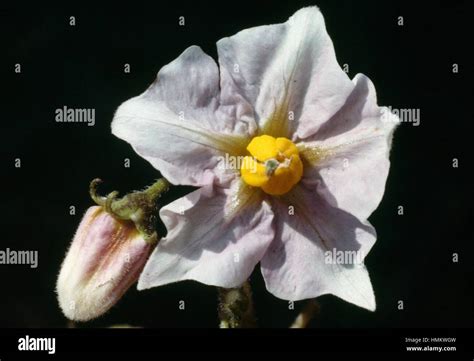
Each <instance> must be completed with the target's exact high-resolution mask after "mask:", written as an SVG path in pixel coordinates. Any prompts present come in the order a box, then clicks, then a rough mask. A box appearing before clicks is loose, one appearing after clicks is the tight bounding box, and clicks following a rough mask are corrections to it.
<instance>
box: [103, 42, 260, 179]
mask: <svg viewBox="0 0 474 361" xmlns="http://www.w3.org/2000/svg"><path fill="white" fill-rule="evenodd" d="M227 93H228V92H227ZM248 114H250V116H248ZM251 115H252V110H251V108H250V106H249V105H248V104H246V103H245V102H241V103H233V104H229V102H228V100H227V99H223V98H221V95H220V76H219V71H218V68H217V64H216V63H215V62H214V60H213V59H212V58H211V57H209V56H208V55H206V54H205V53H204V52H203V51H202V50H201V49H200V48H199V47H197V46H191V47H189V48H188V49H186V50H185V51H184V52H183V53H182V54H181V55H180V56H179V57H178V58H177V59H176V60H174V61H173V62H171V63H170V64H168V65H166V66H165V67H163V68H162V69H161V70H160V72H159V73H158V76H157V79H156V81H155V82H154V83H153V84H152V85H151V86H150V87H149V88H148V89H147V90H146V91H145V92H144V93H143V94H141V95H140V96H138V97H135V98H132V99H130V100H128V101H126V102H125V103H123V104H122V105H121V106H120V107H119V108H118V110H117V112H116V114H115V117H114V120H113V123H112V132H113V133H114V134H115V135H116V136H118V137H119V138H122V139H124V140H126V141H127V142H129V143H130V144H131V145H132V147H133V148H134V149H135V151H136V152H137V153H138V154H139V155H141V156H142V157H143V158H145V159H146V160H148V161H149V162H150V163H151V164H152V165H153V166H154V167H155V168H157V169H158V170H160V171H161V173H162V174H163V175H164V176H165V177H166V178H167V179H169V180H170V181H171V183H173V184H185V185H193V186H200V185H204V184H210V183H212V182H213V179H214V178H217V180H220V181H224V180H223V179H226V177H227V176H228V174H227V173H229V170H226V169H224V167H219V164H220V163H221V158H220V157H222V156H224V155H225V154H226V153H229V154H234V153H238V154H240V153H241V152H242V149H245V146H246V145H247V142H248V140H247V138H248V136H249V134H251V133H253V132H254V131H255V123H254V120H253V119H252V118H251Z"/></svg>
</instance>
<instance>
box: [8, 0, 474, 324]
mask: <svg viewBox="0 0 474 361" xmlns="http://www.w3.org/2000/svg"><path fill="white" fill-rule="evenodd" d="M153 4H154V5H153V6H150V5H147V6H142V7H138V5H135V4H128V5H126V6H125V5H124V6H120V5H118V4H116V5H114V6H112V7H109V8H104V9H98V8H97V7H95V6H94V7H90V8H84V7H75V8H70V9H60V10H59V9H57V8H56V9H46V8H41V9H32V8H24V9H10V8H5V7H4V8H2V10H1V13H0V16H1V21H0V24H1V25H0V33H1V36H2V56H1V59H0V61H1V63H2V66H1V69H0V71H1V92H2V97H1V103H2V108H1V111H2V113H1V118H2V119H1V122H2V123H1V124H2V126H1V135H2V136H1V138H0V139H1V142H0V150H1V179H2V192H1V193H0V209H1V211H0V216H1V230H2V231H1V235H0V249H2V250H3V249H5V248H7V247H10V248H11V249H17V250H23V249H25V250H38V251H39V267H38V268H37V269H30V268H29V267H28V266H21V265H0V285H1V291H0V299H1V302H0V305H1V307H0V327H65V326H66V325H67V320H66V319H65V318H64V317H63V316H62V314H61V311H60V309H59V307H58V305H57V301H56V295H55V292H54V287H55V282H56V277H57V273H58V271H59V267H60V264H61V261H62V259H63V257H64V254H65V251H66V249H67V247H68V245H69V242H70V240H71V238H72V236H73V234H74V231H75V228H76V226H77V224H78V222H79V221H80V219H81V216H82V214H83V212H84V211H85V210H86V209H87V207H89V206H90V205H91V204H92V202H91V200H90V199H89V197H88V194H87V191H88V183H89V181H90V180H91V179H93V178H95V177H101V178H102V179H104V181H105V182H106V184H105V187H104V188H103V189H104V191H107V190H108V191H110V190H113V189H118V190H120V191H121V192H122V193H125V192H127V191H130V190H132V189H138V188H141V187H143V186H145V185H147V184H149V183H151V182H152V181H153V180H154V179H155V178H157V177H158V176H159V174H158V172H157V171H156V170H154V169H153V168H152V167H151V166H150V165H149V164H148V163H147V162H146V161H145V160H143V159H141V158H140V157H139V156H138V155H136V154H135V153H134V152H133V150H132V149H131V147H130V146H129V145H128V144H126V143H125V142H123V141H121V140H119V139H118V138H115V137H114V136H113V135H112V134H111V132H110V122H111V120H112V116H113V113H114V111H115V109H116V108H117V107H118V106H119V105H120V104H121V103H122V102H123V101H125V100H126V99H128V98H130V97H132V96H135V95H138V94H140V93H141V92H142V91H144V90H145V88H146V87H147V86H148V85H149V84H150V83H151V82H152V81H153V80H154V78H155V76H156V73H157V72H158V70H159V69H160V68H161V67H162V66H164V65H165V64H167V63H169V62H170V61H172V60H173V59H175V58H176V57H177V56H178V55H179V54H180V53H181V52H182V51H183V50H184V49H186V48H187V47H188V46H190V45H193V44H195V45H199V46H201V47H202V48H203V50H204V51H205V52H207V53H208V54H210V55H211V56H213V57H214V58H215V59H216V57H217V54H216V48H215V42H216V41H217V40H219V39H220V38H222V37H224V36H230V35H232V34H234V33H236V32H237V31H239V30H242V29H244V28H248V27H251V26H257V25H263V24H271V23H280V22H284V21H286V20H287V18H288V17H289V16H291V15H292V14H293V13H294V12H295V11H296V10H298V9H299V8H301V7H303V6H306V5H318V6H319V7H320V8H321V10H322V12H323V15H324V16H325V19H326V26H327V29H328V32H329V34H330V36H331V38H332V39H333V42H334V45H335V48H336V54H337V57H338V60H339V62H340V64H344V63H348V64H349V66H350V71H349V75H350V77H351V78H352V77H353V76H354V75H355V74H356V73H359V72H360V73H364V74H366V75H367V76H369V77H370V78H371V79H372V81H373V82H374V84H375V87H376V89H377V92H378V99H379V104H381V105H392V106H393V107H396V108H420V109H421V124H420V126H418V127H414V126H412V125H411V124H402V126H401V127H400V128H399V129H398V131H397V132H396V134H395V138H394V143H393V144H394V146H393V150H392V154H391V160H392V167H391V169H390V175H389V179H388V183H387V189H386V193H385V196H384V199H383V201H382V203H381V204H380V206H379V208H378V209H377V210H376V211H375V212H374V214H373V215H372V216H371V217H370V221H371V222H372V223H373V224H374V226H375V227H376V229H377V233H378V241H377V243H376V245H375V246H374V248H373V250H372V251H371V253H370V254H369V256H368V258H367V259H366V264H367V266H368V269H369V271H370V274H371V279H372V282H373V286H374V290H375V294H376V299H377V307H378V308H377V311H376V312H374V313H371V312H369V311H366V310H363V309H360V308H357V307H356V306H353V305H351V304H349V303H346V302H344V301H342V300H339V299H338V298H336V297H333V296H323V297H320V298H319V301H320V304H321V314H320V315H319V316H318V317H317V318H316V319H315V320H313V322H312V323H311V326H313V327H414V326H417V327H435V326H440V327H441V326H443V327H457V326H459V327H464V326H473V323H474V314H473V301H474V299H473V291H472V286H473V284H472V268H473V267H472V258H471V255H472V241H473V234H472V228H471V227H469V226H470V224H469V223H472V221H473V212H472V200H473V193H472V181H471V179H470V178H469V177H468V168H469V167H470V166H471V164H472V158H471V154H472V152H470V146H471V145H472V140H471V139H472V133H471V129H472V126H471V124H472V121H473V112H472V110H471V109H472V108H471V105H472V95H473V92H472V82H470V83H469V86H468V79H469V78H471V77H470V75H471V74H470V73H469V72H471V69H470V68H469V67H471V66H472V62H471V61H468V53H469V51H470V49H471V48H472V40H471V38H470V33H471V32H470V31H469V28H470V27H471V24H470V21H471V20H470V14H469V12H468V11H467V1H466V2H456V1H449V2H435V1H434V2H429V3H427V4H426V5H421V4H420V5H414V4H413V3H410V2H406V3H398V2H382V1H373V2H369V1H356V2H349V1H347V2H344V1H317V2H311V1H292V2H289V1H288V2H287V1H281V2H277V1H257V0H255V1H253V2H249V3H243V2H241V1H238V2H237V1H236V2H234V1H229V2H218V3H199V4H198V3H195V4H193V3H183V2H180V1H172V2H170V3H160V2H153ZM69 16H75V18H76V26H74V27H72V26H69ZM179 16H185V21H186V25H185V26H184V27H181V26H179V25H178V17H179ZM398 16H403V17H404V26H398V25H397V17H398ZM16 63H21V67H22V72H21V74H16V73H15V72H14V64H16ZM125 63H129V64H130V65H131V73H130V74H126V73H124V72H123V67H124V64H125ZM453 63H457V64H459V73H458V74H453V72H452V64H453ZM468 73H469V74H468ZM63 106H68V107H80V108H95V109H96V125H95V126H93V127H88V126H87V125H86V124H74V123H66V124H62V123H56V122H55V120H54V114H55V109H56V108H62V107H63ZM15 158H21V161H22V167H21V168H20V169H17V168H15V167H14V160H15ZM124 158H130V159H131V167H130V168H128V169H127V168H124V167H123V160H124ZM453 158H458V159H459V168H457V169H455V168H453V167H452V159H453ZM187 191H189V189H184V188H180V189H176V190H174V191H173V192H172V193H171V194H170V195H169V197H170V199H172V198H175V197H177V195H178V194H184V193H185V192H187ZM71 205H74V206H76V209H77V213H76V215H75V216H71V215H69V206H71ZM399 205H402V206H404V210H405V214H404V215H403V216H399V215H398V214H397V207H398V206H399ZM454 252H457V253H458V254H459V262H458V263H453V262H452V254H453V253H454ZM251 281H252V283H253V286H254V300H255V304H256V310H257V315H258V318H259V323H260V325H261V326H264V327H287V326H288V325H289V323H291V321H292V320H293V318H294V317H295V316H296V314H297V310H298V309H300V308H301V306H302V303H297V304H296V310H295V311H292V310H288V304H287V302H285V301H282V300H279V299H276V298H275V297H273V296H272V295H271V294H269V293H268V292H267V291H266V290H265V287H264V284H263V280H262V277H261V275H260V271H259V270H258V268H257V269H256V271H255V272H254V274H253V276H252V279H251ZM180 300H184V301H185V302H186V309H185V311H180V310H179V309H178V302H179V301H180ZM398 300H403V301H404V304H405V309H404V310H403V311H400V310H398V308H397V302H398ZM216 307H217V301H216V291H215V289H214V288H212V287H208V286H204V285H201V284H198V283H195V282H183V283H179V284H173V285H168V286H164V287H160V288H155V289H152V290H147V291H144V292H138V291H136V290H135V289H132V290H130V291H129V292H128V293H127V294H126V296H125V297H124V298H123V299H122V300H121V301H120V302H119V304H118V305H117V306H116V307H114V308H113V309H112V310H111V311H110V312H109V313H108V314H106V315H105V316H104V317H102V318H100V319H98V320H96V321H94V322H90V323H87V324H80V325H77V326H78V327H90V326H97V327H104V326H109V325H112V324H123V323H127V324H131V325H134V326H154V327H215V326H216V325H217V324H218V320H217V315H216Z"/></svg>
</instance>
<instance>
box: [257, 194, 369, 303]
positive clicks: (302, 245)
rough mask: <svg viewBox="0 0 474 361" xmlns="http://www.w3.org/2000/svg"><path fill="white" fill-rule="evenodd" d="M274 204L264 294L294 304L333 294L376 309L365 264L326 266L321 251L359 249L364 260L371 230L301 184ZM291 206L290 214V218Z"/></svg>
mask: <svg viewBox="0 0 474 361" xmlns="http://www.w3.org/2000/svg"><path fill="white" fill-rule="evenodd" d="M272 205H273V207H272V209H273V211H274V212H275V222H274V224H275V240H274V241H273V242H272V244H271V246H270V247H269V249H268V251H267V253H266V254H265V256H264V257H263V259H262V261H261V270H262V274H263V277H264V279H265V284H266V287H267V289H268V291H270V292H271V293H272V294H274V295H275V296H277V297H279V298H282V299H285V300H292V301H297V300H302V299H307V298H313V297H318V296H321V295H324V294H333V295H336V296H338V297H340V298H342V299H344V300H346V301H348V302H351V303H353V304H355V305H358V306H360V307H363V308H366V309H369V310H374V309H375V297H374V293H373V289H372V285H371V283H370V279H369V275H368V272H367V270H366V268H365V266H364V265H363V263H358V262H356V261H357V260H358V259H357V258H356V259H355V260H354V259H353V260H354V261H355V262H354V263H353V264H337V263H336V264H330V263H327V255H326V253H325V252H326V251H331V252H332V251H333V250H335V251H347V252H351V251H358V252H360V255H359V257H360V260H363V259H364V257H365V255H366V254H367V253H368V252H369V250H370V248H371V247H372V245H373V244H374V242H375V238H376V236H375V231H374V229H373V228H372V226H370V224H368V223H362V222H360V221H359V220H358V219H357V218H355V217H354V216H352V215H351V214H349V213H346V212H344V211H343V210H340V209H337V208H334V207H332V206H331V205H330V204H329V203H327V202H326V201H325V199H324V198H323V197H320V196H319V195H318V194H317V193H315V192H314V191H312V190H309V189H306V188H305V187H303V186H299V187H297V188H295V190H294V191H292V192H291V194H290V195H288V196H287V197H285V201H282V200H275V201H274V203H273V204H272ZM290 206H293V207H294V211H295V213H294V215H290V214H289V213H291V210H290V209H289V208H288V207H290ZM346 254H349V253H346ZM353 255H355V253H353Z"/></svg>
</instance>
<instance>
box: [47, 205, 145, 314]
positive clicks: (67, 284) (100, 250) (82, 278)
mask: <svg viewBox="0 0 474 361" xmlns="http://www.w3.org/2000/svg"><path fill="white" fill-rule="evenodd" d="M153 247H154V245H153V244H152V243H150V242H145V240H144V238H143V236H142V235H141V234H140V232H138V231H137V229H136V227H135V225H134V223H133V222H130V221H120V220H117V219H115V218H114V217H112V216H111V215H110V214H108V213H107V212H105V210H104V209H103V208H102V207H99V206H94V207H90V208H89V209H88V210H87V212H86V214H85V215H84V217H83V219H82V221H81V223H80V224H79V228H78V229H77V232H76V234H75V236H74V239H73V241H72V244H71V247H70V248H69V251H68V253H67V255H66V258H65V259H64V261H63V264H62V266H61V271H60V273H59V277H58V280H57V284H56V291H57V294H58V301H59V305H60V307H61V309H62V311H63V313H64V315H65V316H66V317H67V318H69V319H71V320H74V321H88V320H91V319H93V318H96V317H98V316H100V315H102V314H103V313H105V312H107V311H108V310H109V309H110V308H111V307H112V306H113V305H114V304H115V303H116V302H117V301H118V300H119V299H120V297H122V295H123V294H124V293H125V292H126V291H127V289H128V288H129V287H130V286H131V285H132V284H133V283H135V282H136V281H137V279H138V276H139V275H140V272H141V271H142V269H143V267H144V266H145V262H146V261H147V259H148V256H149V255H150V252H151V250H152V249H153Z"/></svg>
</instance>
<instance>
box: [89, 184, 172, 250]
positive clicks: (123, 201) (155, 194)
mask: <svg viewBox="0 0 474 361" xmlns="http://www.w3.org/2000/svg"><path fill="white" fill-rule="evenodd" d="M101 183H102V180H101V179H99V178H96V179H94V180H92V182H91V183H90V186H89V194H90V196H91V198H92V200H93V201H94V202H95V203H97V205H99V206H101V207H103V208H104V210H105V211H106V212H107V213H109V214H110V215H111V216H113V217H114V218H116V219H118V220H122V221H131V222H133V223H134V224H135V227H136V228H137V230H138V231H139V232H140V233H141V235H142V236H143V239H144V240H145V241H146V242H148V243H151V244H154V243H156V242H158V233H157V232H156V211H157V204H156V201H157V200H158V198H160V197H161V195H162V194H163V193H165V192H166V191H167V190H168V189H169V186H170V184H169V182H168V181H167V180H166V179H165V178H160V179H158V180H157V181H156V182H155V183H154V184H152V185H151V186H149V187H147V188H145V189H144V190H143V191H134V192H131V193H129V194H126V195H125V196H123V197H118V195H119V192H118V191H113V192H111V193H109V194H108V195H106V196H100V195H99V194H98V193H97V187H98V186H99V184H101Z"/></svg>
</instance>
